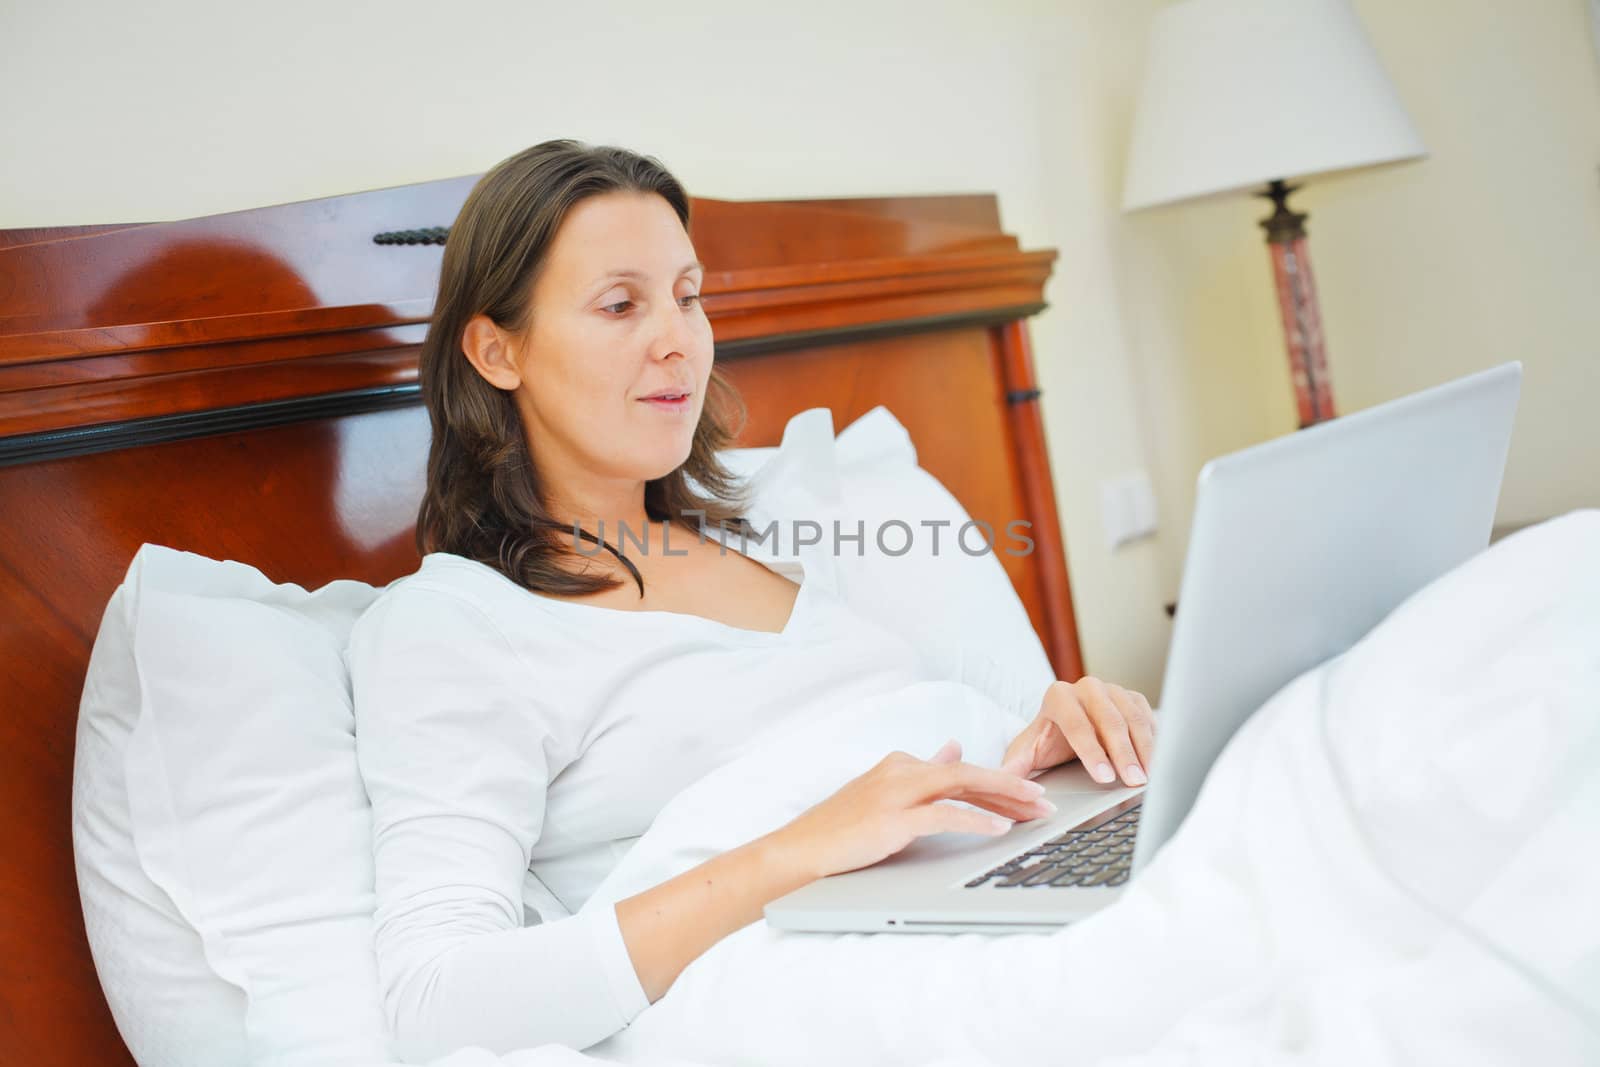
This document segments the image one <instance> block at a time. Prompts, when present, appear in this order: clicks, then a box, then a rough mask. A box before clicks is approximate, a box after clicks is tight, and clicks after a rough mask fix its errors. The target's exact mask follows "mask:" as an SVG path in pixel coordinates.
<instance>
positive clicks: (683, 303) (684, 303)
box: [678, 293, 700, 308]
mask: <svg viewBox="0 0 1600 1067" xmlns="http://www.w3.org/2000/svg"><path fill="white" fill-rule="evenodd" d="M699 299H700V294H699V293H690V294H688V295H687V296H680V297H678V306H679V307H685V308H687V307H693V306H694V302H695V301H696V300H699Z"/></svg>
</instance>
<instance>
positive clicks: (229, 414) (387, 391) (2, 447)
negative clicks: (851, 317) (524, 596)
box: [0, 301, 1046, 467]
mask: <svg viewBox="0 0 1600 1067" xmlns="http://www.w3.org/2000/svg"><path fill="white" fill-rule="evenodd" d="M1045 306H1046V305H1045V304H1044V303H1043V302H1042V301H1035V302H1033V303H1030V304H1020V305H1017V306H1016V307H1010V308H997V309H993V310H980V311H966V312H956V313H953V314H949V315H926V316H923V317H921V318H915V319H900V320H895V321H889V322H875V323H868V324H865V325H861V326H845V327H838V328H834V329H826V330H802V331H799V332H796V333H791V334H784V335H781V336H776V337H748V338H743V339H741V340H736V341H727V342H720V343H718V345H717V358H718V359H745V358H750V357H753V356H760V355H766V354H768V353H772V352H783V351H787V350H790V349H796V348H822V347H826V346H828V345H841V344H853V343H855V342H858V341H872V340H879V339H883V338H889V337H899V336H904V335H908V334H916V333H927V332H932V331H936V330H949V329H960V328H963V327H973V326H977V327H988V326H996V325H999V324H1001V323H1005V322H1010V321H1013V320H1015V319H1019V318H1027V317H1029V316H1032V315H1037V314H1038V313H1039V312H1040V311H1042V310H1044V308H1045ZM1035 394H1037V390H1035ZM420 399H421V397H420V393H419V390H418V387H417V385H416V383H415V382H414V381H413V382H407V383H400V384H395V385H380V386H372V387H370V388H364V389H349V390H343V391H340V392H335V393H323V394H319V395H313V396H303V397H292V398H289V399H285V400H271V401H266V402H263V403H255V404H238V405H231V406H227V407H220V408H207V409H202V410H198V411H181V412H174V413H172V414H167V415H152V416H148V417H145V418H137V419H119V420H116V421H114V422H105V423H99V424H94V425H87V426H72V427H68V428H65V429H59V430H42V431H38V432H35V433H22V434H14V435H12V436H10V437H0V467H7V466H12V465H14V464H17V463H32V462H36V461H39V460H46V459H61V458H63V457H66V456H81V455H88V454H90V453H94V452H105V451H109V450H112V449H119V448H134V447H137V446H140V445H152V444H159V443H161V442H163V441H181V440H184V439H185V438H190V437H206V436H209V435H212V434H222V433H232V432H234V431H237V430H253V429H258V428H260V427H263V426H281V425H283V424H285V423H290V422H299V421H302V420H305V419H322V418H332V417H336V416H340V415H359V414H361V413H363V412H367V411H380V410H383V409H385V408H391V407H399V406H403V405H405V404H411V403H417V402H419V401H420ZM1008 399H1009V398H1008Z"/></svg>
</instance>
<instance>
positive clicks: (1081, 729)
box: [1051, 689, 1117, 785]
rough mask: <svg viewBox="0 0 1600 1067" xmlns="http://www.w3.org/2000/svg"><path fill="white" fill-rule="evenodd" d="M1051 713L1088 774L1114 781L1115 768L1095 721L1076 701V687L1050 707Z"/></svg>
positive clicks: (1058, 728)
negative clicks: (1066, 698) (1067, 695)
mask: <svg viewBox="0 0 1600 1067" xmlns="http://www.w3.org/2000/svg"><path fill="white" fill-rule="evenodd" d="M1051 715H1052V720H1053V723H1054V726H1055V728H1056V729H1057V730H1059V731H1061V734H1062V736H1063V737H1065V738H1066V742H1067V744H1068V746H1070V747H1071V749H1072V751H1073V753H1074V754H1075V755H1077V757H1078V759H1079V760H1080V761H1082V763H1083V766H1084V768H1085V769H1086V770H1087V771H1088V772H1089V777H1091V778H1093V779H1094V780H1095V781H1097V782H1099V783H1101V784H1102V785H1110V784H1111V783H1112V782H1114V781H1116V780H1117V772H1116V771H1115V770H1113V769H1112V767H1111V761H1110V760H1109V759H1108V758H1107V757H1106V750H1105V749H1104V748H1102V747H1101V746H1100V738H1099V736H1098V735H1097V734H1096V733H1095V729H1094V722H1093V721H1092V720H1091V719H1090V718H1089V713H1088V712H1087V711H1086V710H1085V709H1084V706H1083V704H1082V703H1081V702H1080V701H1079V699H1078V696H1077V691H1076V690H1075V689H1074V690H1073V692H1072V699H1071V700H1069V701H1060V702H1058V703H1057V704H1056V705H1055V707H1054V708H1053V709H1052V711H1051Z"/></svg>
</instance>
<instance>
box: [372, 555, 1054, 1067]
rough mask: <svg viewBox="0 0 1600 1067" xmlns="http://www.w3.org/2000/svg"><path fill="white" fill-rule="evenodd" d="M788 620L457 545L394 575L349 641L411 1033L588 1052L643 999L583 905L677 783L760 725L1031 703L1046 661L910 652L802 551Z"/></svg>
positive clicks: (787, 567) (605, 927)
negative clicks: (610, 593)
mask: <svg viewBox="0 0 1600 1067" xmlns="http://www.w3.org/2000/svg"><path fill="white" fill-rule="evenodd" d="M747 551H748V554H749V555H751V556H752V557H753V558H756V559H759V560H761V562H763V563H765V564H766V565H767V566H768V567H770V568H771V569H773V570H774V571H777V572H778V573H780V574H783V575H784V576H786V577H788V578H790V579H791V580H794V581H798V582H799V583H800V589H799V592H798V596H797V599H796V602H795V605H794V609H793V613H792V615H791V617H790V619H789V621H788V623H787V625H786V626H785V627H784V629H783V630H782V631H781V632H780V633H765V632H760V631H753V630H743V629H739V628H736V627H732V626H728V625H725V624H722V623H719V622H715V621H712V620H709V619H704V618H701V617H698V616H693V615H687V614H682V613H676V612H666V611H630V610H624V609H616V608H606V607H601V606H598V605H593V604H584V603H579V602H573V601H564V600H556V599H553V598H549V597H543V596H539V595H537V594H534V593H531V592H529V591H527V590H525V589H523V588H521V587H519V586H517V585H516V584H515V583H514V582H512V581H510V580H509V579H508V578H506V577H505V576H503V575H501V574H500V573H498V572H497V571H495V570H494V569H492V568H490V567H488V566H485V565H483V564H480V563H476V562H474V561H471V560H468V559H465V558H462V557H460V556H455V555H451V554H448V553H434V554H430V555H428V556H427V557H426V558H424V560H423V562H422V567H421V568H420V570H419V571H418V572H417V573H416V574H414V575H411V576H409V577H407V578H404V579H401V580H399V581H397V582H395V583H393V584H391V585H390V586H389V587H388V588H387V589H386V590H385V591H384V592H383V594H382V595H381V596H380V597H379V598H378V599H377V601H375V602H374V604H373V605H372V607H371V608H370V609H369V610H368V611H367V613H366V614H365V615H364V616H363V617H362V618H361V619H360V621H359V622H358V624H357V626H356V627H355V629H354V631H353V632H352V634H351V638H350V642H349V647H348V651H347V657H348V662H349V668H350V675H351V682H352V686H353V691H354V700H355V717H356V751H357V756H358V760H359V763H360V769H361V773H362V776H363V778H364V780H365V782H366V787H367V791H368V794H369V796H370V798H371V801H372V811H373V840H374V850H375V859H376V874H377V886H376V889H377V906H376V914H375V927H376V930H375V935H374V936H375V949H376V955H377V965H378V975H379V980H380V984H381V988H382V993H383V1005H384V1009H385V1012H386V1014H387V1017H388V1020H389V1025H390V1027H391V1030H392V1032H393V1036H394V1039H395V1044H396V1052H397V1053H398V1054H399V1055H401V1056H402V1057H405V1058H407V1059H411V1060H421V1059H428V1058H432V1057H435V1056H439V1055H443V1054H445V1053H448V1052H449V1051H451V1050H453V1049H456V1048H459V1047H462V1046H467V1045H478V1046H483V1047H485V1048H488V1049H490V1050H492V1051H495V1052H505V1051H509V1050H512V1049H516V1048H525V1047H532V1046H537V1045H541V1044H546V1043H550V1042H555V1043H559V1044H564V1045H567V1046H570V1047H572V1048H577V1049H582V1048H585V1047H587V1046H589V1045H591V1044H593V1043H595V1042H597V1041H600V1040H602V1039H603V1038H605V1037H608V1036H609V1035H611V1034H613V1033H615V1032H616V1031H618V1030H620V1029H622V1028H623V1027H625V1026H626V1025H627V1024H628V1023H629V1022H631V1021H632V1020H633V1018H634V1017H635V1016H637V1015H638V1014H639V1013H640V1012H641V1011H643V1010H644V1009H645V1008H646V1007H647V1006H648V1005H649V1000H648V998H647V996H646V994H645V992H644V990H643V988H642V986H641V985H640V983H639V979H638V976H637V973H636V972H635V970H634V968H633V964H632V961H631V959H630V958H629V955H628V951H627V947H626V945H625V944H624V942H623V939H622V934H621V931H620V929H619V927H618V925H617V918H616V912H615V909H614V908H601V909H591V910H589V911H587V912H583V913H582V914H579V909H580V908H581V906H582V905H583V903H584V901H585V900H586V899H587V897H588V896H589V894H590V893H591V892H592V891H593V889H594V888H595V887H596V886H597V885H598V884H599V883H600V881H601V880H602V879H603V878H604V877H605V876H606V874H607V873H608V872H609V871H610V870H611V869H612V867H613V866H615V864H616V862H617V861H618V860H619V859H620V858H621V857H622V856H623V855H624V854H625V853H626V852H627V850H628V849H629V847H630V846H631V845H632V843H633V842H634V841H635V840H636V839H637V838H638V837H639V835H641V834H642V833H644V831H645V830H646V829H647V828H648V827H649V825H650V823H651V821H652V820H653V819H654V817H655V815H656V814H657V813H658V812H659V811H660V810H661V808H662V807H664V806H665V804H666V802H667V801H668V800H669V799H671V797H672V796H673V795H674V794H675V793H676V792H678V791H679V790H681V789H682V788H684V787H685V786H687V785H689V784H690V783H691V782H693V781H694V780H695V779H697V778H698V777H700V776H701V775H703V774H705V773H707V772H708V771H710V770H712V769H714V768H715V767H717V766H719V765H721V764H723V763H725V762H726V761H728V760H729V759H731V758H733V757H734V756H736V755H738V754H739V752H740V751H741V749H742V748H743V747H744V746H745V745H746V744H747V743H748V742H749V741H750V740H751V739H752V738H753V737H754V736H755V735H757V734H758V733H761V732H763V731H764V730H766V729H767V728H768V727H770V726H773V725H775V724H778V723H780V722H781V721H783V720H785V719H787V718H790V717H793V716H803V715H806V714H808V713H809V712H813V711H814V710H816V709H818V708H821V707H824V706H829V707H831V706H836V705H837V703H838V702H840V701H847V700H852V699H856V698H860V697H867V696H872V695H876V694H879V693H885V692H889V691H892V690H894V689H897V688H899V687H902V686H904V685H908V684H912V683H914V682H917V681H923V680H928V679H930V678H939V677H959V678H961V680H964V681H968V682H970V683H972V684H975V685H978V686H980V687H981V688H983V689H984V690H985V691H986V692H987V693H988V694H989V695H990V696H991V697H993V698H994V699H995V700H996V701H997V702H998V703H999V704H1001V706H1002V707H1003V708H1006V709H1007V710H1009V711H1011V712H1012V713H1014V714H1015V715H1016V716H1017V717H1018V718H1019V719H1022V720H1026V719H1028V718H1031V717H1032V716H1033V715H1034V714H1035V713H1036V712H1037V710H1038V707H1039V702H1040V700H1041V699H1042V696H1043V688H1042V686H1041V685H1040V684H1039V682H1040V681H1041V679H1039V678H1029V679H1018V678H1015V677H1013V676H1007V675H1005V674H1004V673H1003V672H1001V671H999V670H998V669H996V668H995V666H994V664H993V663H992V662H990V661H987V660H984V659H983V658H982V657H973V656H962V655H959V654H957V655H953V656H952V655H951V652H952V651H953V650H948V649H943V650H938V651H937V654H930V652H929V650H918V649H916V648H913V647H912V645H911V644H909V643H908V642H907V641H906V640H904V639H902V638H900V637H899V636H897V635H895V634H893V633H890V632H889V631H888V630H886V629H885V628H883V627H882V626H879V625H877V624H875V623H873V622H870V621H868V620H866V619H864V618H862V617H861V616H860V615H858V614H857V613H855V612H852V611H851V610H850V609H849V608H848V607H847V606H846V605H845V604H844V603H843V602H841V601H840V600H839V599H838V598H837V597H836V596H835V595H834V594H833V592H832V588H831V585H830V583H829V581H828V580H826V578H825V577H823V578H818V577H817V576H816V575H813V574H811V573H810V571H811V570H812V568H811V567H810V566H809V565H806V564H802V563H801V562H799V561H798V560H793V559H791V560H785V559H781V558H778V557H771V556H767V557H764V556H763V554H762V553H761V552H759V551H758V550H755V546H750V549H749V550H747Z"/></svg>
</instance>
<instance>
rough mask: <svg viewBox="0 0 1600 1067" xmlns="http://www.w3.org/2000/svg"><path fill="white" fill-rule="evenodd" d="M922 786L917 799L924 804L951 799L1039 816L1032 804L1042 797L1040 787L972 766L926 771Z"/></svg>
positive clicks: (973, 764)
mask: <svg viewBox="0 0 1600 1067" xmlns="http://www.w3.org/2000/svg"><path fill="white" fill-rule="evenodd" d="M922 785H923V793H922V796H921V798H920V799H922V800H924V801H933V800H940V799H951V800H965V801H968V802H970V803H973V804H980V803H981V804H983V805H984V806H985V807H995V806H996V805H997V804H999V805H1009V808H1008V812H1018V813H1020V812H1023V811H1027V813H1028V814H1027V815H1026V817H1027V818H1030V819H1031V818H1036V817H1037V816H1038V814H1039V811H1038V809H1036V808H1035V807H1033V804H1032V802H1033V801H1035V800H1037V799H1039V798H1040V797H1042V796H1043V795H1044V786H1042V785H1040V784H1039V783H1038V782H1032V781H1029V780H1028V779H1026V778H1018V777H1017V776H1016V775H1014V774H1009V773H1007V772H1006V771H1002V770H996V769H994V768H992V767H979V766H978V765H977V764H975V763H950V764H945V765H943V766H940V767H930V768H929V772H928V777H927V779H926V780H925V781H924V782H923V784H922ZM1013 817H1015V816H1013Z"/></svg>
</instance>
